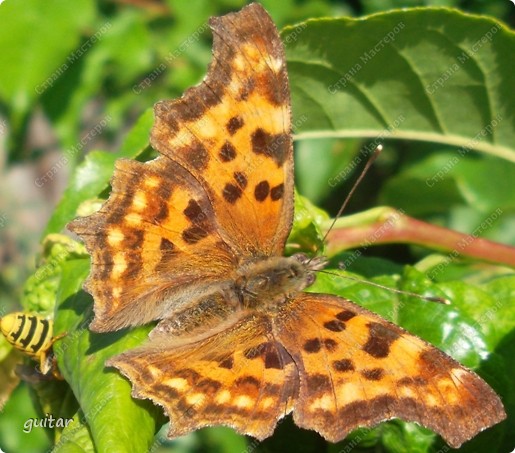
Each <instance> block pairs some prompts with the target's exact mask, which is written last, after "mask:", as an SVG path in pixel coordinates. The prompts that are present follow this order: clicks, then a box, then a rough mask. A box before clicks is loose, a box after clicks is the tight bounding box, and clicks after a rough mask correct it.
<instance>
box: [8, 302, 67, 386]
mask: <svg viewBox="0 0 515 453" xmlns="http://www.w3.org/2000/svg"><path fill="white" fill-rule="evenodd" d="M53 330H54V323H53V321H52V320H50V319H46V318H45V317H44V316H41V315H39V314H35V313H24V312H14V313H10V314H8V315H6V316H4V317H3V318H0V331H1V332H2V334H3V335H4V337H5V338H6V339H7V341H8V342H9V343H11V344H12V345H13V346H14V347H15V348H16V349H18V350H19V351H21V352H23V353H24V354H27V355H28V356H29V357H32V358H33V359H34V360H36V361H38V362H39V371H40V372H41V374H45V375H46V374H48V373H49V372H50V371H51V372H52V374H53V375H54V376H55V377H57V378H60V379H62V377H61V375H60V373H59V371H58V370H57V365H56V363H55V360H54V358H53V355H52V352H51V351H52V345H53V344H54V343H55V342H56V341H57V340H59V339H60V338H62V337H63V336H64V335H65V334H60V335H57V336H55V337H54V336H53V333H54V332H53Z"/></svg>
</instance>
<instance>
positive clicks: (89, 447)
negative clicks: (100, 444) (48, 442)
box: [52, 412, 97, 453]
mask: <svg viewBox="0 0 515 453" xmlns="http://www.w3.org/2000/svg"><path fill="white" fill-rule="evenodd" d="M81 415H83V414H82V412H81V413H80V414H76V416H75V418H74V420H73V422H72V423H70V424H69V425H68V426H67V427H66V428H65V429H64V430H63V433H62V434H61V437H60V438H59V440H58V441H57V442H56V443H55V445H54V449H53V450H52V452H53V453H96V451H97V450H95V446H94V444H93V439H92V438H91V434H90V432H89V429H88V425H87V424H86V422H85V420H84V419H83V418H81V417H80V416H81Z"/></svg>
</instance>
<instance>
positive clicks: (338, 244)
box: [326, 206, 515, 266]
mask: <svg viewBox="0 0 515 453" xmlns="http://www.w3.org/2000/svg"><path fill="white" fill-rule="evenodd" d="M327 227H328V226H326V228H327ZM391 243H407V244H417V245H422V246H424V247H428V248H434V249H438V250H441V251H445V252H450V253H451V254H453V255H455V256H465V257H470V258H476V259H481V260H485V261H490V262H495V263H502V264H507V265H509V266H515V247H511V246H509V245H504V244H499V243H497V242H493V241H489V240H488V239H483V238H480V237H477V236H474V235H469V234H464V233H459V232H457V231H454V230H450V229H448V228H444V227H440V226H437V225H432V224H430V223H427V222H423V221H421V220H417V219H414V218H413V217H409V216H407V215H405V214H404V213H403V212H401V211H398V210H396V209H394V208H390V207H388V206H383V207H378V208H373V209H370V210H368V211H364V212H361V213H359V214H355V215H351V216H346V217H342V218H340V219H338V220H337V222H336V223H335V225H334V228H333V229H332V230H331V231H330V232H329V233H328V235H327V253H328V254H329V255H333V254H336V253H338V252H340V251H342V250H346V249H349V248H355V247H368V246H371V245H377V244H391Z"/></svg>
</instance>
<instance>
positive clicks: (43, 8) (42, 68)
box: [0, 0, 94, 127]
mask: <svg viewBox="0 0 515 453" xmlns="http://www.w3.org/2000/svg"><path fill="white" fill-rule="evenodd" d="M1 8H2V10H1V15H2V26H1V27H0V54H1V55H2V61H3V62H4V64H3V65H2V70H1V71H0V98H3V99H4V100H5V101H8V102H9V104H10V105H11V106H12V108H13V110H14V113H15V114H16V116H15V122H16V123H18V121H19V120H20V119H21V117H22V115H23V114H25V113H26V111H27V110H28V109H29V108H30V105H31V103H32V102H33V101H34V99H35V98H36V97H37V96H39V95H40V94H41V93H43V92H44V91H45V90H46V89H47V87H49V86H51V85H52V84H53V83H54V81H55V79H56V78H58V77H59V75H60V74H62V73H63V72H65V71H67V70H68V69H69V67H70V66H71V65H73V62H72V61H71V60H69V59H68V57H70V56H71V54H72V51H73V49H74V48H75V47H76V46H77V43H78V42H79V39H80V34H81V30H83V29H84V28H85V27H87V26H89V25H90V24H91V22H92V19H93V18H94V4H93V2H91V1H90V0H78V1H76V2H67V1H66V0H48V1H45V2H40V1H38V0H27V1H24V2H16V1H15V2H10V1H8V2H5V3H4V4H3V5H2V7H1ZM27 11H30V14H27ZM77 11H80V14H77ZM43 18H44V19H43ZM63 37H66V38H65V39H63ZM17 126H19V124H15V127H17Z"/></svg>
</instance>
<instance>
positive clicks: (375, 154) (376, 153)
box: [308, 145, 383, 263]
mask: <svg viewBox="0 0 515 453" xmlns="http://www.w3.org/2000/svg"><path fill="white" fill-rule="evenodd" d="M382 150H383V145H377V146H376V149H375V150H374V152H373V153H372V155H371V156H370V157H369V158H368V161H367V163H366V164H365V166H364V167H363V170H362V171H361V173H360V175H359V176H358V179H356V181H355V182H354V184H353V185H352V188H351V190H350V191H349V193H348V194H347V197H345V200H344V202H343V203H342V205H341V207H340V209H339V210H338V212H337V213H336V216H335V217H334V219H333V221H332V223H331V226H330V227H329V228H328V230H327V231H326V233H325V234H324V237H323V238H322V244H324V243H325V240H326V239H327V236H328V235H329V233H330V232H331V230H332V229H333V227H334V224H335V223H336V221H337V220H338V219H339V218H340V216H341V215H342V213H343V211H344V210H345V208H346V207H347V205H348V204H349V201H350V199H351V197H352V195H353V194H354V192H355V190H356V189H357V187H358V186H359V184H360V183H361V181H362V180H363V178H364V177H365V175H366V174H367V172H368V170H369V168H370V167H371V166H372V164H373V163H374V162H375V160H376V159H377V158H378V157H379V154H381V151H382ZM315 255H316V254H315ZM313 258H314V256H313V257H312V258H311V259H310V260H309V261H308V263H309V262H311V260H312V259H313Z"/></svg>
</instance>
